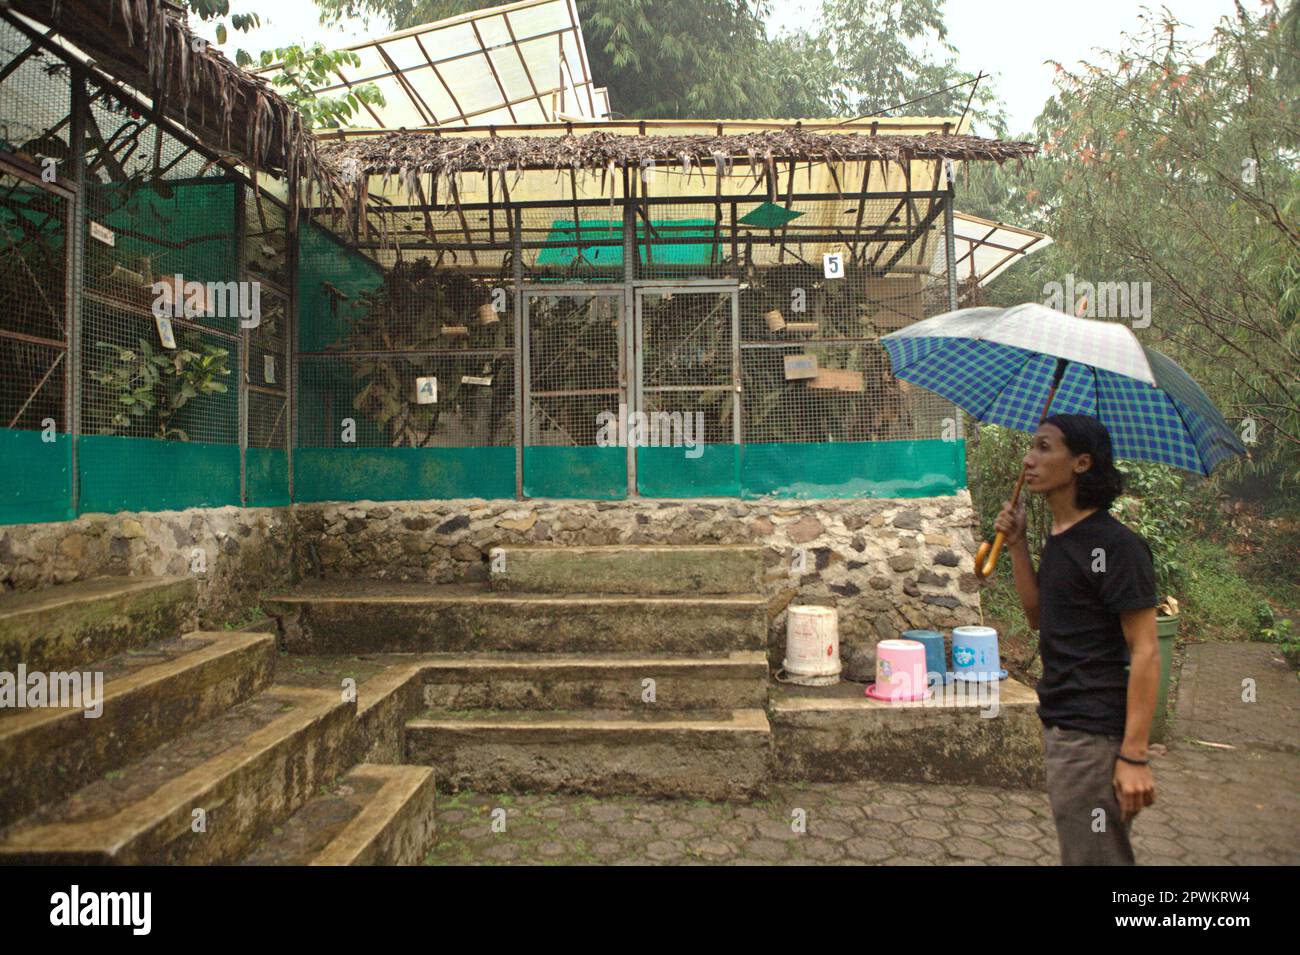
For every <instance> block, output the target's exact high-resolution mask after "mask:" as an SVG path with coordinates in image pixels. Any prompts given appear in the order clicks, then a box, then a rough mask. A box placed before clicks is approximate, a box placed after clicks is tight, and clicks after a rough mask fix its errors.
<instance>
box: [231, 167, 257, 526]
mask: <svg viewBox="0 0 1300 955" xmlns="http://www.w3.org/2000/svg"><path fill="white" fill-rule="evenodd" d="M253 188H254V189H256V188H257V181H256V178H254V181H253ZM244 198H245V197H244V185H243V183H240V182H236V183H235V235H234V241H235V278H236V280H237V281H240V282H245V281H247V280H248V276H247V275H246V274H245V272H244V253H245V251H246V250H245V248H244V245H245V243H244V213H245V209H244V205H245V202H244ZM251 341H252V335H251V332H250V330H249V329H247V328H245V327H244V322H243V320H242V319H240V320H239V378H238V380H237V381H236V382H235V385H236V386H237V387H238V389H239V392H238V394H237V396H236V402H235V405H236V412H235V413H236V415H237V416H238V424H239V506H240V507H247V506H248V347H249V344H250V342H251Z"/></svg>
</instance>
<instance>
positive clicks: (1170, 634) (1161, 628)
mask: <svg viewBox="0 0 1300 955" xmlns="http://www.w3.org/2000/svg"><path fill="white" fill-rule="evenodd" d="M1176 636H1178V617H1177V616H1173V617H1165V616H1159V615H1158V616H1157V617H1156V640H1157V642H1158V643H1159V644H1160V695H1159V697H1157V698H1156V718H1155V721H1154V723H1153V724H1152V726H1151V742H1153V743H1162V742H1164V739H1165V729H1166V725H1167V723H1168V714H1167V713H1166V712H1165V710H1166V706H1167V704H1168V702H1169V675H1170V672H1171V671H1172V664H1173V660H1174V638H1175V637H1176Z"/></svg>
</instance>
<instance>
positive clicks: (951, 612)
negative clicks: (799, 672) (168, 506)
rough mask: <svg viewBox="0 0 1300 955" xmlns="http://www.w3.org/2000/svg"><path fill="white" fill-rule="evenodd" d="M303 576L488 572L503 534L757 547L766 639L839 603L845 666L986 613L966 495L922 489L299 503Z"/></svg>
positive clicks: (580, 541) (511, 541)
mask: <svg viewBox="0 0 1300 955" xmlns="http://www.w3.org/2000/svg"><path fill="white" fill-rule="evenodd" d="M294 520H295V522H296V528H295V540H296V543H297V546H296V548H295V559H296V570H297V573H298V576H300V577H323V578H329V577H351V578H379V579H387V580H403V581H428V582H431V583H452V582H474V581H486V580H487V579H488V573H489V568H488V556H487V555H488V552H489V551H490V550H491V548H493V547H496V546H502V545H548V544H550V545H556V546H574V545H586V546H592V545H602V544H660V545H662V544H670V545H671V544H728V543H730V544H757V545H760V546H762V547H763V548H764V549H765V561H764V564H765V569H764V579H763V594H764V596H766V597H767V598H768V600H769V608H768V620H769V625H770V626H769V645H770V647H771V655H772V658H773V660H772V662H773V663H777V664H779V662H780V659H781V656H782V651H783V648H784V644H785V618H786V613H785V610H786V608H787V607H788V606H789V605H790V604H791V603H796V604H800V603H803V604H822V605H826V606H834V607H837V608H838V609H839V611H840V641H841V653H842V656H843V657H844V659H845V661H846V665H854V664H856V665H857V666H859V667H863V666H868V665H869V664H870V661H869V659H868V658H869V657H870V654H871V648H873V647H874V645H875V642H876V641H877V640H879V639H884V638H889V637H895V636H897V635H898V634H899V633H900V632H901V631H903V630H908V629H912V628H920V627H933V628H936V629H950V628H951V627H954V626H960V625H962V624H970V623H978V622H979V594H978V583H977V581H976V578H975V576H974V573H973V566H974V564H973V555H974V550H975V540H974V534H973V524H974V517H973V512H972V509H971V504H970V497H969V494H968V493H967V492H965V491H962V492H960V493H959V494H958V495H956V496H953V497H936V498H917V499H909V500H902V499H858V500H834V501H831V500H819V501H797V500H755V501H745V500H735V499H700V500H689V501H686V500H673V501H667V500H651V499H643V500H628V501H615V502H609V501H559V500H533V501H482V500H479V501H474V500H465V501H461V500H457V501H410V502H385V503H371V502H365V501H362V502H355V503H347V504H308V505H298V506H296V507H295V508H294Z"/></svg>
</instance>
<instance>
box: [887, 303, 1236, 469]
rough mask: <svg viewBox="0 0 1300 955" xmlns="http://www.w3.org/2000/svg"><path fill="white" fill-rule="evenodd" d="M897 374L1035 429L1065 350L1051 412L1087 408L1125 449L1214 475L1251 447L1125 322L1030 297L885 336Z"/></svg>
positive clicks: (979, 415) (979, 414)
mask: <svg viewBox="0 0 1300 955" xmlns="http://www.w3.org/2000/svg"><path fill="white" fill-rule="evenodd" d="M880 343H881V344H882V345H884V346H885V349H886V351H888V353H889V360H890V361H891V362H892V363H893V366H894V375H895V376H896V377H898V378H901V379H902V380H904V381H909V382H912V383H914V384H917V385H920V386H921V387H922V388H927V389H929V390H930V391H933V392H935V393H936V394H939V395H942V396H943V397H944V398H947V399H948V400H949V401H952V402H953V403H954V404H956V405H957V406H958V407H960V408H963V409H964V410H966V411H968V412H970V414H971V415H973V416H974V417H975V418H976V419H978V420H980V421H985V422H988V423H990V424H1000V425H1004V426H1006V427H1008V428H1016V429H1018V430H1020V431H1031V432H1032V431H1034V430H1035V429H1037V427H1038V423H1039V421H1040V420H1041V419H1042V416H1043V405H1044V403H1045V402H1046V401H1047V396H1048V394H1049V392H1050V391H1051V387H1052V378H1053V375H1054V373H1055V371H1056V367H1057V361H1058V359H1063V360H1064V361H1065V363H1066V364H1065V370H1064V374H1063V376H1062V378H1061V383H1060V385H1059V387H1058V388H1057V391H1056V395H1055V397H1053V399H1052V406H1051V409H1050V411H1049V412H1048V413H1049V414H1086V415H1092V416H1093V417H1095V418H1097V419H1099V420H1100V421H1101V422H1102V423H1103V424H1104V425H1105V426H1106V429H1107V430H1108V431H1109V432H1110V437H1111V443H1112V445H1113V446H1114V449H1115V454H1116V456H1117V457H1121V458H1136V459H1138V460H1142V461H1158V462H1160V463H1162V464H1169V465H1172V466H1174V467H1177V468H1182V469H1184V470H1186V471H1193V472H1195V473H1197V474H1209V473H1210V472H1211V471H1212V470H1214V468H1215V466H1216V465H1218V464H1219V463H1220V462H1221V461H1224V460H1225V459H1227V458H1230V457H1232V456H1233V455H1235V454H1245V453H1246V448H1245V446H1244V445H1243V444H1242V443H1241V440H1240V439H1239V438H1238V437H1237V435H1236V433H1235V432H1234V431H1233V430H1232V428H1230V427H1229V426H1228V423H1227V422H1226V421H1224V420H1223V415H1221V414H1220V413H1219V410H1218V409H1217V408H1215V407H1214V403H1213V402H1211V401H1210V399H1209V396H1208V395H1206V394H1205V392H1204V391H1202V390H1201V387H1200V386H1199V385H1198V384H1197V383H1196V382H1195V381H1193V380H1192V379H1191V376H1189V375H1188V374H1187V372H1185V371H1183V370H1182V369H1181V368H1180V367H1178V365H1177V364H1176V363H1175V362H1174V361H1172V360H1171V359H1169V358H1167V357H1166V356H1164V355H1162V354H1161V353H1160V352H1158V351H1156V350H1155V349H1153V348H1147V347H1146V346H1144V345H1143V344H1142V343H1141V342H1139V341H1138V340H1137V336H1136V335H1134V334H1133V331H1132V329H1130V328H1129V327H1128V326H1127V325H1122V324H1120V323H1118V322H1100V321H1096V320H1094V319H1087V318H1075V317H1074V316H1072V315H1066V314H1065V313H1064V312H1058V311H1057V310H1055V309H1052V308H1048V307H1047V306H1045V305H1038V304H1035V303H1027V304H1025V305H1016V306H1014V307H1013V308H1005V309H1004V308H963V309H959V310H957V311H955V312H946V313H944V314H942V315H936V316H934V317H933V318H927V319H926V320H924V321H921V322H917V323H916V324H915V325H909V326H908V327H907V328H903V329H900V330H899V331H896V332H891V333H890V334H888V335H885V336H883V337H882V338H881V339H880Z"/></svg>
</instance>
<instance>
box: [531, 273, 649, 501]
mask: <svg viewBox="0 0 1300 955" xmlns="http://www.w3.org/2000/svg"><path fill="white" fill-rule="evenodd" d="M545 297H559V298H566V297H567V298H572V299H579V298H582V297H594V298H608V299H612V300H613V301H614V303H615V305H616V307H617V312H618V325H617V336H616V346H615V354H614V355H612V356H611V357H613V358H616V359H617V362H618V365H617V375H616V381H617V393H618V398H619V401H618V402H617V404H624V405H627V406H628V407H629V409H630V407H631V405H632V402H633V400H634V399H633V396H632V388H631V386H630V384H631V383H630V382H629V375H628V361H629V358H628V342H629V340H630V335H629V327H628V326H629V316H628V311H629V309H628V289H627V287H626V285H624V284H622V283H618V284H615V283H609V282H602V283H591V284H575V283H566V284H559V283H556V284H551V283H536V282H528V283H523V284H522V285H520V287H519V302H520V322H519V325H520V328H519V330H520V334H519V343H518V347H519V356H520V366H521V369H520V370H521V374H520V384H519V388H520V392H519V393H520V399H521V400H520V402H519V411H518V413H519V456H520V457H519V460H520V485H519V486H520V495H521V497H523V498H527V497H528V495H527V494H524V493H523V487H524V482H525V480H526V475H525V474H524V472H523V469H524V467H526V465H525V464H524V463H523V462H524V453H523V449H524V448H526V447H529V446H530V445H531V444H532V442H531V441H530V437H531V434H530V432H531V427H530V423H531V420H532V402H533V380H532V353H533V323H532V317H533V313H532V299H535V298H545ZM614 411H615V413H617V412H618V408H617V407H615V408H614ZM632 451H633V449H632V448H628V452H629V467H631V466H633V464H632V461H631V453H632ZM628 473H629V475H630V474H631V473H632V472H631V471H629V472H628Z"/></svg>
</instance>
